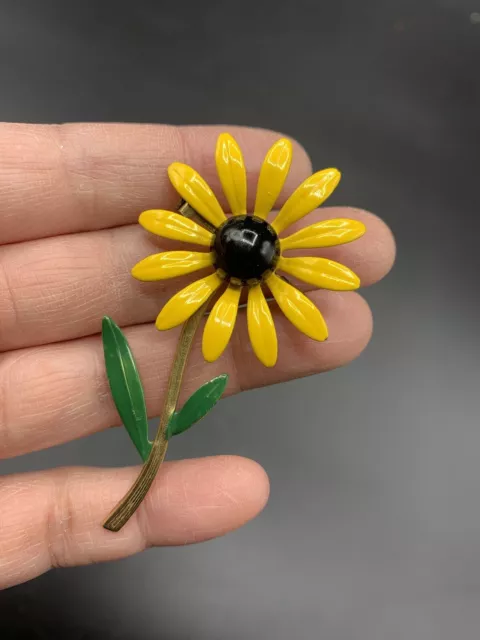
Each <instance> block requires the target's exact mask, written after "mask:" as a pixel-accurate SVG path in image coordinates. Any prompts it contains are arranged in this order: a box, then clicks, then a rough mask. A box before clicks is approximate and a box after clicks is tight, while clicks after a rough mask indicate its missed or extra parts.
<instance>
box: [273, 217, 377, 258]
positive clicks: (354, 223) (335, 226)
mask: <svg viewBox="0 0 480 640" xmlns="http://www.w3.org/2000/svg"><path fill="white" fill-rule="evenodd" d="M365 231H366V229H365V225H364V224H363V222H359V221H358V220H349V219H347V218H332V219H331V220H322V221H321V222H316V223H315V224H312V225H310V226H309V227H305V228H303V229H300V231H297V232H296V233H293V234H292V235H291V236H288V237H286V238H282V239H281V240H280V246H281V248H282V251H288V250H289V249H321V248H323V247H335V246H337V245H339V244H346V243H347V242H352V241H353V240H356V239H357V238H360V237H361V236H363V234H364V233H365Z"/></svg>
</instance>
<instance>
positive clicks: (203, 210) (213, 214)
mask: <svg viewBox="0 0 480 640" xmlns="http://www.w3.org/2000/svg"><path fill="white" fill-rule="evenodd" d="M168 177H169V178H170V182H171V183H172V184H173V186H174V187H175V189H176V190H177V191H178V193H179V194H180V195H181V196H182V198H183V199H184V200H186V201H187V202H188V204H189V205H190V206H191V207H193V208H194V209H195V211H197V212H198V213H199V214H200V215H201V216H202V217H203V218H205V220H207V221H208V222H210V224H211V225H213V226H214V227H218V226H220V225H221V224H222V222H225V220H226V217H225V214H224V213H223V211H222V207H221V206H220V204H219V202H218V200H217V198H216V197H215V195H214V193H213V191H212V190H211V189H210V187H209V186H208V184H207V183H206V182H205V180H204V179H203V178H202V177H201V176H200V175H199V174H198V173H197V172H196V171H195V169H192V167H189V166H188V165H186V164H182V163H181V162H174V163H173V164H171V165H170V166H169V167H168Z"/></svg>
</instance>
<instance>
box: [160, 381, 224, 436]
mask: <svg viewBox="0 0 480 640" xmlns="http://www.w3.org/2000/svg"><path fill="white" fill-rule="evenodd" d="M227 382H228V375H227V374H226V373H222V374H221V375H220V376H217V377H216V378H213V379H212V380H210V381H209V382H206V383H205V384H204V385H202V386H201V387H200V389H197V390H196V391H195V393H193V394H192V395H191V396H190V398H189V399H188V400H187V401H186V402H185V404H184V405H183V407H182V408H181V409H180V411H177V412H176V413H174V414H173V416H172V418H171V419H170V422H169V424H168V428H167V432H166V438H167V440H168V439H170V438H171V437H172V436H178V435H179V434H180V433H183V432H184V431H186V430H187V429H189V428H190V427H191V426H192V425H193V424H195V422H198V421H199V420H200V419H201V418H203V417H204V416H205V415H206V414H207V413H208V412H209V411H210V410H211V409H213V407H214V406H215V405H216V404H217V402H218V401H219V400H220V398H221V397H222V393H223V392H224V391H225V387H226V386H227Z"/></svg>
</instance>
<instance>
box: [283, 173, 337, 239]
mask: <svg viewBox="0 0 480 640" xmlns="http://www.w3.org/2000/svg"><path fill="white" fill-rule="evenodd" d="M340 177H341V174H340V171H338V169H324V170H323V171H319V172H318V173H314V174H313V176H310V177H309V178H307V179H306V180H305V181H304V182H302V184H301V185H300V186H299V187H298V189H296V191H294V192H293V193H292V195H291V196H290V197H289V198H288V200H287V201H286V203H285V204H284V205H283V207H282V208H281V209H280V211H279V213H278V215H277V217H276V218H275V220H274V221H273V222H272V227H273V228H274V229H275V231H276V232H277V233H281V232H282V231H283V230H284V229H286V228H287V227H289V226H290V225H292V224H293V223H294V222H297V221H298V220H300V219H301V218H303V216H305V215H306V214H307V213H310V212H311V211H313V210H314V209H316V208H317V207H319V206H320V205H321V204H322V203H323V202H325V200H326V199H327V198H328V197H329V196H330V195H331V194H332V193H333V192H334V190H335V188H336V186H337V185H338V183H339V182H340Z"/></svg>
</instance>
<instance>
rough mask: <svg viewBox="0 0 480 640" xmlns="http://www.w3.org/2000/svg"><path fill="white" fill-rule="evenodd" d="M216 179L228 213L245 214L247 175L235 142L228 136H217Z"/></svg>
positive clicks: (226, 134) (239, 150)
mask: <svg viewBox="0 0 480 640" xmlns="http://www.w3.org/2000/svg"><path fill="white" fill-rule="evenodd" d="M215 162H216V164H217V172H218V177H219V178H220V182H221V183H222V187H223V191H224V193H225V196H226V197H227V200H228V204H229V205H230V211H231V212H232V213H233V214H234V215H244V214H246V213H247V173H246V171H245V164H244V162H243V156H242V151H241V149H240V147H239V146H238V143H237V141H236V140H235V139H234V138H233V137H232V136H231V135H230V134H229V133H222V134H220V135H219V136H218V140H217V149H216V152H215Z"/></svg>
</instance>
